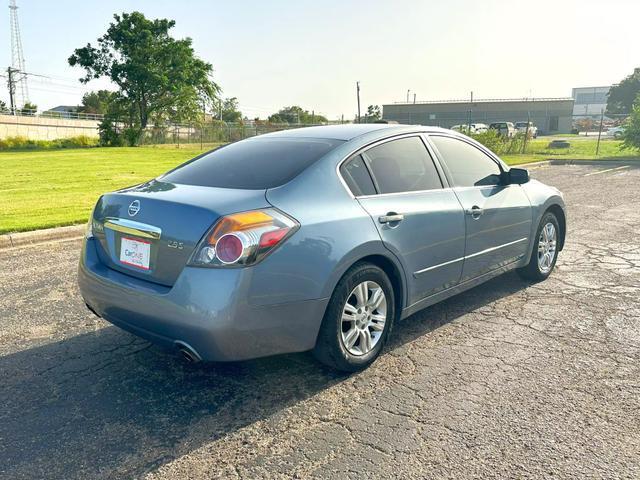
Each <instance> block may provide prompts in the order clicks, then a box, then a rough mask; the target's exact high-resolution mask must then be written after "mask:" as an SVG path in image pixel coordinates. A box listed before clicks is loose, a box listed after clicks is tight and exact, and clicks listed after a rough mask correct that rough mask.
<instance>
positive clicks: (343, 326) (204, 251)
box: [78, 124, 566, 371]
mask: <svg viewBox="0 0 640 480" xmlns="http://www.w3.org/2000/svg"><path fill="white" fill-rule="evenodd" d="M150 155H153V152H152V151H150ZM565 231H566V221H565V204H564V201H563V197H562V194H561V193H560V192H559V191H558V190H557V189H555V188H553V187H549V186H547V185H544V184H542V183H540V182H538V181H535V180H529V174H528V172H527V171H526V170H524V169H520V168H510V167H508V166H507V165H506V164H505V163H503V162H502V161H501V160H500V159H499V158H498V157H497V156H496V155H495V154H493V153H492V152H491V151H489V150H487V149H486V148H485V147H483V146H482V145H481V144H479V143H478V142H476V141H474V140H472V139H470V138H468V137H466V136H464V135H461V134H458V133H455V132H452V131H450V130H445V129H442V128H436V127H422V126H416V125H384V124H358V125H335V126H323V127H308V128H300V129H295V130H286V131H281V132H277V133H271V134H267V135H261V136H257V137H253V138H250V139H247V140H243V141H240V142H237V143H232V144H229V145H227V146H224V147H222V148H219V149H217V150H213V151H211V152H208V153H206V154H203V155H201V156H199V157H196V158H195V159H193V160H191V161H188V162H186V163H184V164H182V165H180V166H179V167H177V168H175V169H173V170H171V171H169V172H168V173H166V174H164V175H161V176H159V177H157V178H155V179H153V180H149V181H148V182H146V183H143V184H141V185H137V186H134V187H130V188H125V189H122V190H119V191H116V192H112V193H106V194H104V195H103V196H101V197H100V199H99V200H98V202H97V204H96V205H95V208H94V210H93V213H92V215H91V217H90V219H89V222H88V225H87V232H86V235H85V240H84V243H83V247H82V253H81V258H80V265H79V271H78V283H79V287H80V292H81V294H82V297H83V298H84V301H85V303H86V304H87V306H88V308H89V309H90V310H91V311H92V312H94V313H95V314H97V315H99V316H100V317H103V318H104V319H106V320H107V321H109V322H112V323H113V324H115V325H117V326H119V327H121V328H123V329H125V330H128V331H130V332H132V333H134V334H136V335H139V336H141V337H144V338H146V339H148V340H150V341H152V342H155V343H157V344H160V345H164V346H167V347H169V348H172V349H175V350H177V351H179V352H181V353H182V355H183V356H184V357H185V358H187V359H188V360H190V361H200V360H206V361H231V360H244V359H249V358H256V357H262V356H266V355H274V354H281V353H289V352H301V351H306V350H312V351H313V353H314V355H315V356H316V358H317V359H319V360H320V361H321V362H324V363H325V364H327V365H330V366H331V367H334V368H337V369H340V370H345V371H355V370H359V369H362V368H365V367H367V366H368V365H369V364H371V363H372V362H373V361H374V360H375V359H376V357H377V356H378V355H379V354H380V352H381V351H382V348H383V346H384V344H385V342H386V340H387V337H388V335H389V331H390V329H391V327H392V325H393V324H394V323H395V322H397V321H399V320H400V319H403V318H406V317H409V316H410V315H412V314H413V313H415V312H417V311H419V310H421V309H423V308H425V307H427V306H429V305H432V304H434V303H436V302H439V301H441V300H444V299H446V298H448V297H451V296H452V295H455V294H457V293H459V292H462V291H464V290H467V289H469V288H472V287H474V286H476V285H478V284H480V283H483V282H485V281H487V280H489V279H490V278H493V277H495V276H497V275H500V274H502V273H504V272H507V271H509V270H512V269H517V270H518V272H519V273H520V274H521V275H522V276H523V277H525V278H528V279H531V280H533V281H540V280H544V279H546V278H547V277H548V276H549V275H550V274H551V272H552V270H553V268H554V266H555V263H556V259H557V258H558V252H560V251H561V250H562V248H563V245H564V239H565Z"/></svg>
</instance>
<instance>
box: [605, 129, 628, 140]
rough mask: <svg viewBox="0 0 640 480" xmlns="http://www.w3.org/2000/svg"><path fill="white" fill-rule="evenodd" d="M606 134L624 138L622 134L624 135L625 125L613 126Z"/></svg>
mask: <svg viewBox="0 0 640 480" xmlns="http://www.w3.org/2000/svg"><path fill="white" fill-rule="evenodd" d="M606 135H607V136H609V137H613V138H615V139H619V138H622V135H624V127H622V126H620V127H611V128H609V129H608V130H607V133H606Z"/></svg>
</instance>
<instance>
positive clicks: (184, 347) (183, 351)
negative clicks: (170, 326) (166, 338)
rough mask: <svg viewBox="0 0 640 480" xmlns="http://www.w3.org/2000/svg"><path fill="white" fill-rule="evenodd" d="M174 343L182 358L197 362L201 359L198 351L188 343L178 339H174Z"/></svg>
mask: <svg viewBox="0 0 640 480" xmlns="http://www.w3.org/2000/svg"><path fill="white" fill-rule="evenodd" d="M175 344H176V347H177V348H178V351H179V352H180V355H182V358H184V359H185V360H186V361H187V362H189V363H198V362H201V361H202V357H200V355H199V354H198V352H196V351H195V349H194V348H193V347H191V346H190V345H189V344H187V343H185V342H183V341H180V340H176V342H175Z"/></svg>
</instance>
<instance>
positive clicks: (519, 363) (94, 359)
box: [0, 165, 640, 479]
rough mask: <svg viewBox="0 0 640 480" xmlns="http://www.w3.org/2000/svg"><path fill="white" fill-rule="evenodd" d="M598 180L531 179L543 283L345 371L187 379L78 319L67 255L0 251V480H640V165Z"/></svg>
mask: <svg viewBox="0 0 640 480" xmlns="http://www.w3.org/2000/svg"><path fill="white" fill-rule="evenodd" d="M607 168H608V167H607V166H602V165H580V166H543V167H536V168H535V169H532V170H531V173H532V176H533V177H534V178H538V179H540V180H542V181H544V182H546V183H549V184H551V185H555V186H557V187H559V188H560V189H562V190H563V191H564V193H565V197H566V201H567V204H568V210H569V211H568V213H569V236H568V239H567V244H566V247H565V250H564V251H563V252H561V254H560V258H559V261H558V264H557V269H556V271H555V272H554V273H553V274H552V276H551V277H550V278H549V279H548V280H547V281H545V282H543V283H539V284H529V283H526V282H524V281H523V280H520V278H519V277H518V276H517V275H515V274H514V273H509V274H506V275H504V276H502V277H499V278H496V279H494V280H492V281H490V282H489V283H486V284H484V285H482V286H480V287H477V288H475V289H473V290H470V291H468V292H466V293H464V294H461V295H459V296H457V297H454V298H451V299H449V300H447V301H445V302H443V303H441V304H438V305H435V306H433V307H431V308H429V309H427V310H424V311H422V312H420V313H418V314H416V315H414V316H413V317H410V318H409V319H407V320H405V321H403V322H401V323H400V324H398V325H397V326H396V328H395V330H394V332H393V334H392V337H391V339H390V345H389V346H388V347H387V348H386V351H385V353H384V355H383V356H382V357H381V358H380V359H379V360H378V361H377V362H376V363H375V364H374V365H373V366H372V367H371V368H369V369H368V370H367V371H365V372H362V373H360V374H356V375H351V376H347V375H342V374H338V373H334V372H332V371H329V370H327V369H325V368H323V367H321V366H320V365H318V364H317V363H315V362H314V361H313V359H312V358H311V356H310V355H308V354H299V355H287V356H281V357H274V358H267V359H262V360H255V361H250V362H243V363H234V364H214V365H206V364H205V365H203V364H199V365H195V366H193V365H189V364H187V363H185V362H184V361H183V360H182V359H181V358H179V357H178V356H175V355H173V354H170V353H167V352H165V351H163V350H161V349H159V348H157V347H155V346H151V345H150V344H148V343H147V342H145V341H143V340H140V339H138V338H136V337H134V336H131V335H129V334H128V333H125V332H123V331H120V330H118V329H117V328H115V327H113V326H111V325H109V324H108V323H106V322H104V321H102V320H100V319H98V318H96V317H94V316H93V315H92V314H90V313H89V312H88V311H87V310H86V308H85V307H84V304H83V302H82V300H81V299H80V296H79V294H78V290H77V287H76V264H77V258H78V254H79V245H80V244H79V242H78V241H75V240H74V241H66V242H59V243H52V244H46V245H38V246H30V247H25V248H17V249H9V250H5V251H0V325H1V330H0V382H1V383H0V477H1V478H7V479H20V478H82V479H84V478H144V477H147V478H150V479H168V478H203V479H204V478H207V479H208V478H264V477H268V478H292V477H293V478H335V479H338V478H339V479H342V478H392V477H395V478H456V479H464V478H550V477H553V478H608V479H609V478H639V477H640V235H639V233H640V208H639V206H640V201H639V196H640V168H638V167H635V166H630V167H629V168H625V169H620V170H615V171H608V172H603V173H601V174H600V173H596V172H599V171H603V170H605V169H607ZM594 173H595V174H594Z"/></svg>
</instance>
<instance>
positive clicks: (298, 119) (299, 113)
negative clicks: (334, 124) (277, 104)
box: [269, 105, 328, 124]
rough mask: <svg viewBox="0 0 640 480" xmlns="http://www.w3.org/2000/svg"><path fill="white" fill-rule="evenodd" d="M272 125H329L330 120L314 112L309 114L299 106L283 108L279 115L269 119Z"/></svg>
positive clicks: (276, 114)
mask: <svg viewBox="0 0 640 480" xmlns="http://www.w3.org/2000/svg"><path fill="white" fill-rule="evenodd" d="M269 122H271V123H293V124H315V123H327V122H328V120H327V118H326V117H325V116H323V115H318V114H316V113H314V112H311V113H309V112H308V111H307V110H304V109H303V108H302V107H299V106H297V105H294V106H291V107H284V108H281V109H280V110H279V111H278V113H274V114H273V115H271V116H270V117H269Z"/></svg>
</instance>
